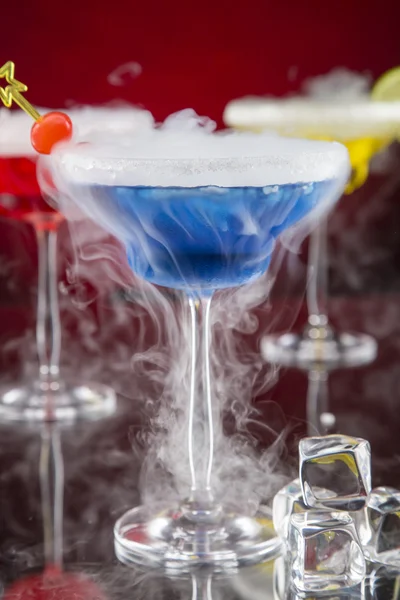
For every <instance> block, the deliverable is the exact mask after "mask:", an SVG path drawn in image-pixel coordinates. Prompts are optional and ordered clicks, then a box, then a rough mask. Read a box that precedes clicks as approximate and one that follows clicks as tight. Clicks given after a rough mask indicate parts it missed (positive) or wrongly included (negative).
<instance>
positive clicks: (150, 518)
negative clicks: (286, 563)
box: [114, 503, 281, 574]
mask: <svg viewBox="0 0 400 600" xmlns="http://www.w3.org/2000/svg"><path fill="white" fill-rule="evenodd" d="M114 541H115V552H116V555H117V558H118V559H119V560H120V561H121V562H122V563H124V564H125V565H138V564H139V565H142V566H146V567H154V568H162V569H164V570H165V571H166V572H167V573H169V574H185V573H190V572H193V570H198V569H199V568H201V569H202V570H203V569H204V570H209V571H211V572H213V573H221V572H224V573H226V572H236V571H237V569H238V568H239V567H242V566H248V565H254V564H259V563H262V562H265V561H267V560H272V559H274V558H276V557H277V556H278V555H279V554H280V552H281V541H280V539H279V538H277V537H276V534H275V531H274V528H273V525H272V519H271V512H270V510H269V509H268V508H267V507H260V508H259V510H258V512H257V513H256V514H255V515H254V516H252V517H248V516H243V515H239V514H237V513H235V512H233V511H231V510H229V509H228V508H226V507H216V506H215V505H212V506H211V508H206V509H204V507H202V508H201V509H200V508H193V506H190V505H189V503H188V504H187V505H182V506H181V507H179V508H178V507H177V508H175V509H174V508H172V509H161V510H159V511H157V510H156V509H154V508H153V509H150V508H148V507H146V506H139V507H138V508H134V509H132V510H130V511H129V512H127V513H126V514H125V515H123V517H122V518H121V519H120V520H119V521H118V522H117V523H116V525H115V528H114Z"/></svg>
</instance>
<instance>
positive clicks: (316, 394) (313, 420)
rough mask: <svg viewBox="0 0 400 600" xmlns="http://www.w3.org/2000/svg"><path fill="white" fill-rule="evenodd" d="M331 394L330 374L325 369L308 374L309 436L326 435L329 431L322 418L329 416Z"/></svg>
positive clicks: (314, 370)
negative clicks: (329, 389) (329, 390)
mask: <svg viewBox="0 0 400 600" xmlns="http://www.w3.org/2000/svg"><path fill="white" fill-rule="evenodd" d="M328 410H329V392H328V372H327V371H325V370H324V369H313V370H312V371H309V372H308V390H307V424H308V435H310V436H313V435H325V434H326V433H327V429H326V427H325V426H324V424H323V419H322V418H321V416H323V415H325V414H328Z"/></svg>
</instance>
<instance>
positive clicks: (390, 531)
mask: <svg viewBox="0 0 400 600" xmlns="http://www.w3.org/2000/svg"><path fill="white" fill-rule="evenodd" d="M357 526H358V531H359V535H360V539H361V543H362V544H363V547H364V553H365V556H366V557H367V558H368V559H369V560H371V561H373V562H378V563H382V564H384V565H389V566H393V567H397V568H400V491H399V490H396V489H395V488H391V487H378V488H375V489H374V490H372V492H371V495H370V497H369V500H368V503H367V506H366V508H365V509H364V510H363V512H362V513H361V514H360V515H359V516H358V517H357Z"/></svg>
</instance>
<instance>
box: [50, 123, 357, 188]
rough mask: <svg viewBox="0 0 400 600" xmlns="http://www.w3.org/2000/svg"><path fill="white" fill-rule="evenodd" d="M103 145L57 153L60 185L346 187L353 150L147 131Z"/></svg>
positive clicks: (245, 136) (242, 136)
mask: <svg viewBox="0 0 400 600" xmlns="http://www.w3.org/2000/svg"><path fill="white" fill-rule="evenodd" d="M99 137H100V136H99ZM101 137H102V141H100V140H99V143H94V144H88V145H74V144H63V145H59V146H58V147H56V148H55V150H54V152H53V153H52V163H53V173H54V175H55V178H56V180H57V181H56V182H57V183H59V180H60V181H62V182H64V185H65V184H68V183H77V184H98V185H119V186H135V185H140V186H161V187H169V186H179V187H198V186H209V185H214V186H221V187H240V186H257V187H263V186H268V185H280V184H288V183H299V182H305V183H309V182H316V181H324V180H326V179H339V180H342V179H346V178H347V176H348V174H349V159H348V153H347V150H346V148H345V147H344V146H342V145H340V144H338V143H331V142H315V141H309V140H298V139H288V138H283V137H279V136H277V135H269V134H268V135H267V134H264V135H257V134H252V133H238V132H229V133H224V134H221V133H212V132H210V131H209V130H208V129H207V128H201V127H198V128H194V127H193V128H190V127H186V128H184V129H183V130H182V131H180V130H179V129H178V128H177V127H171V128H169V127H167V128H158V129H148V130H143V131H140V132H139V133H138V134H137V135H134V136H130V135H126V136H124V137H122V136H121V137H120V138H119V139H118V143H116V139H114V140H112V141H110V140H109V139H107V136H101Z"/></svg>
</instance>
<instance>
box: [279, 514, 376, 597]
mask: <svg viewBox="0 0 400 600" xmlns="http://www.w3.org/2000/svg"><path fill="white" fill-rule="evenodd" d="M289 548H290V554H291V579H292V582H293V585H294V587H295V588H296V590H298V591H299V592H309V593H324V594H325V593H328V592H329V593H330V592H332V593H333V592H336V591H344V590H346V589H347V588H351V587H353V586H357V585H359V584H360V583H361V582H362V580H363V578H364V576H365V571H366V565H365V559H364V555H363V553H362V550H361V547H360V544H359V539H358V534H357V531H356V528H355V525H354V522H353V519H352V518H351V517H350V515H348V514H346V513H345V512H326V511H315V510H313V511H308V512H304V513H298V514H292V516H291V518H290V524H289ZM332 595H333V594H332Z"/></svg>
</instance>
